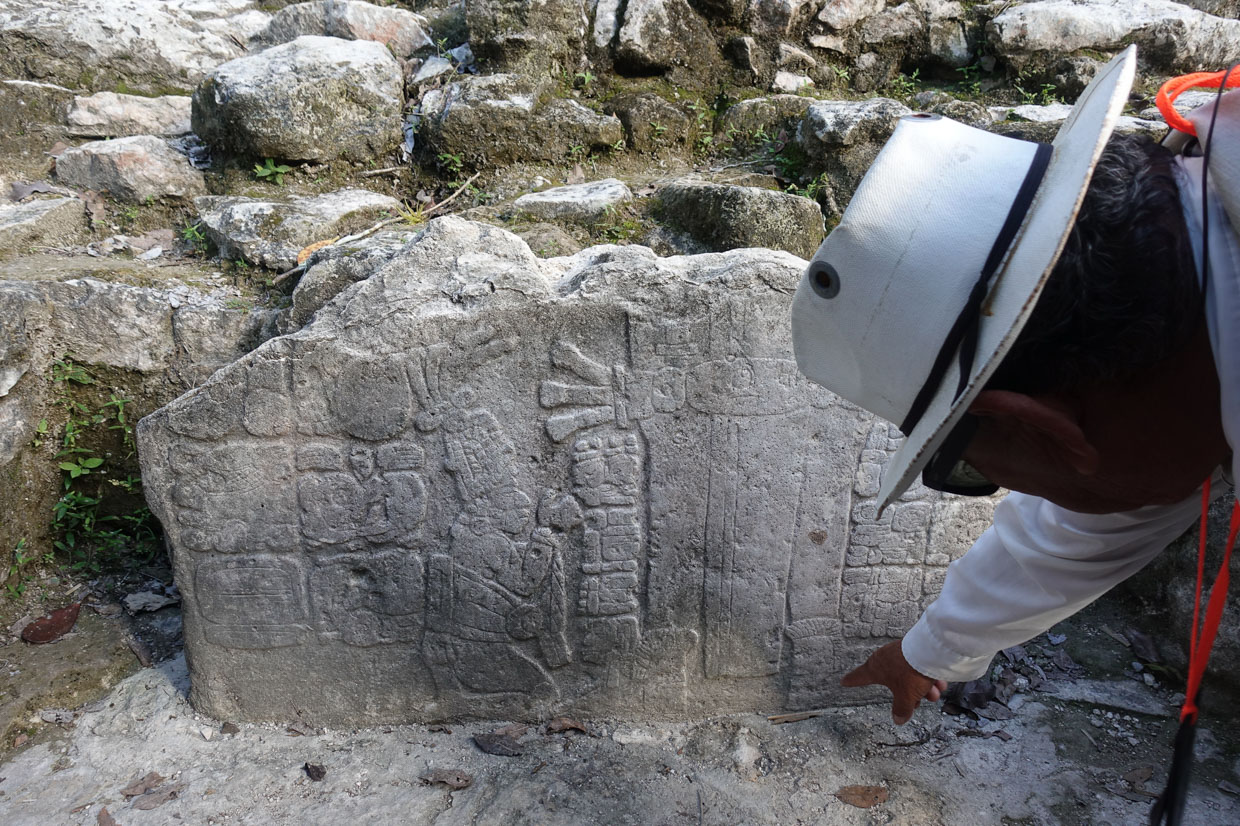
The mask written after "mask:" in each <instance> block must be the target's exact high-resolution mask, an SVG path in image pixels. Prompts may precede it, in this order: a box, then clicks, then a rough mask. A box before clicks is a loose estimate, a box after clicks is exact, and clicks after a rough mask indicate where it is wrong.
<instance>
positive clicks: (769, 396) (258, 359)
mask: <svg viewBox="0 0 1240 826" xmlns="http://www.w3.org/2000/svg"><path fill="white" fill-rule="evenodd" d="M803 266H804V262H803V261H802V260H801V259H798V258H795V257H793V256H790V255H788V254H786V253H779V252H772V251H769V250H738V251H733V252H729V253H722V254H711V255H705V256H700V257H692V258H685V257H681V258H671V259H659V258H657V257H655V256H654V255H653V254H652V253H651V252H650V251H649V250H647V249H645V248H642V247H636V246H625V247H596V248H592V249H588V250H584V251H582V252H580V253H578V254H576V255H574V256H571V257H567V258H555V259H539V258H537V257H535V256H534V254H533V253H532V252H531V251H530V249H529V248H528V247H527V246H526V245H525V243H523V242H522V241H521V240H520V239H518V238H516V237H515V236H513V235H511V234H509V233H507V232H505V231H503V230H500V229H497V228H495V227H490V226H487V225H483V224H474V223H470V222H467V221H464V220H461V219H459V218H454V217H447V218H440V219H436V220H434V221H432V222H431V223H430V224H429V225H428V226H427V228H426V229H425V230H424V232H423V233H422V234H421V235H420V236H419V238H418V239H417V240H416V241H415V242H412V243H410V244H408V245H406V246H405V247H404V248H402V249H401V250H400V251H399V252H398V253H397V254H396V255H395V256H394V257H393V258H392V259H391V260H390V261H389V262H388V263H387V264H385V265H384V266H382V267H380V268H379V269H378V271H377V272H375V273H374V274H373V275H371V277H369V278H367V279H366V280H364V281H362V282H360V283H358V284H355V285H354V286H352V287H350V288H348V289H347V290H346V291H345V292H343V293H341V294H340V295H338V296H337V297H336V298H335V299H334V300H333V301H332V302H331V303H330V304H328V305H327V306H325V307H323V308H322V309H321V310H319V311H318V313H317V314H316V315H315V317H314V319H313V321H312V322H311V323H310V324H309V325H307V326H306V327H304V328H302V329H301V330H300V331H298V332H296V333H294V334H292V335H289V336H285V337H282V338H279V339H275V340H273V341H269V342H267V343H266V344H265V345H263V346H262V347H260V348H259V349H258V350H256V351H254V352H253V353H251V354H249V355H248V356H246V357H244V358H242V359H240V360H239V361H237V362H236V363H234V364H232V365H230V366H229V367H227V368H225V369H224V370H221V371H219V372H217V373H216V374H215V375H214V376H213V377H212V378H211V379H210V380H209V381H208V382H207V383H206V384H204V385H203V386H202V387H200V388H198V389H196V390H194V391H193V392H191V393H189V394H187V395H185V396H183V397H181V398H180V399H178V400H177V401H175V402H174V403H172V404H170V405H168V406H167V407H165V408H163V409H162V410H160V411H158V412H156V413H154V414H153V415H151V416H149V417H147V418H145V419H144V420H143V421H142V422H141V423H140V425H139V434H138V438H139V453H140V457H141V460H142V467H143V478H144V480H145V483H146V491H147V495H148V497H149V501H150V504H151V506H152V508H153V510H154V511H155V512H156V513H157V514H158V516H159V518H160V520H161V522H162V523H163V525H164V527H165V529H166V531H167V535H168V538H169V541H170V544H171V547H172V553H173V559H174V565H175V569H176V577H177V582H178V584H179V586H180V588H181V592H182V594H183V599H184V602H183V608H184V617H185V636H186V644H187V647H188V652H189V654H190V657H189V659H190V662H191V664H192V677H193V681H192V686H193V687H192V694H191V699H192V700H193V702H194V703H195V705H196V706H197V707H198V708H199V709H200V710H201V711H203V712H206V713H209V714H212V715H214V716H217V717H219V718H222V719H230V720H256V719H290V718H292V717H293V716H294V715H299V716H300V718H301V719H302V720H303V721H306V722H310V723H312V724H331V725H355V724H360V723H364V722H380V721H396V720H414V719H421V720H431V719H443V718H448V717H459V716H469V717H478V716H487V715H493V716H499V717H508V718H513V717H519V718H526V719H528V718H534V719H543V718H545V717H546V716H549V715H551V714H552V713H555V712H559V711H574V712H579V713H587V714H609V713H628V714H637V715H640V716H643V717H646V718H652V717H653V718H659V717H663V718H666V717H669V716H670V717H681V716H686V715H689V716H693V715H702V714H712V715H713V714H718V713H721V712H724V711H726V710H728V709H734V708H753V707H761V708H764V709H766V708H771V709H774V708H779V707H781V706H784V705H788V704H791V705H795V706H798V707H802V706H808V705H823V704H825V703H828V702H832V701H835V700H837V699H838V698H839V697H840V696H841V695H840V694H839V693H838V692H839V690H838V689H837V688H835V687H834V684H833V683H834V681H832V680H824V679H823V675H824V674H834V673H838V672H839V671H840V670H841V669H842V667H843V665H844V664H845V663H848V662H851V661H853V660H854V659H856V658H857V657H859V656H861V652H863V651H865V650H868V649H869V648H870V647H872V646H873V645H874V644H875V642H876V641H877V640H878V639H886V638H889V637H890V636H891V635H892V634H898V633H900V631H902V630H903V629H904V628H906V627H907V626H908V624H909V623H910V622H911V621H912V619H913V618H914V617H915V616H916V613H917V611H918V609H919V608H920V606H921V605H922V604H924V603H925V601H926V600H928V599H929V598H930V595H931V593H932V592H933V589H934V588H935V587H937V582H938V580H939V578H940V577H939V573H938V572H939V571H941V569H942V568H943V564H941V563H943V562H945V560H946V555H945V554H944V555H942V558H941V559H940V558H939V557H937V556H936V557H935V561H933V562H932V561H930V559H929V558H928V551H927V545H926V542H927V537H928V536H929V535H930V533H931V531H932V530H936V528H935V519H936V510H935V507H936V506H935V503H936V502H937V501H938V498H937V497H936V496H935V495H933V494H931V493H930V492H929V491H927V490H925V489H924V488H915V489H914V490H912V491H910V492H909V493H908V494H906V496H905V497H904V498H903V499H902V500H901V501H900V503H899V505H898V506H897V508H896V509H893V510H894V511H895V512H894V514H893V511H888V512H887V514H886V515H885V516H884V519H887V520H889V521H888V523H886V524H884V523H883V522H881V521H878V520H876V519H875V517H874V516H873V515H872V514H869V513H867V512H866V510H865V508H866V507H867V504H866V503H869V504H868V507H869V508H870V509H871V510H872V509H873V502H874V499H873V496H872V495H870V494H862V493H858V492H856V490H855V488H856V487H857V486H858V485H860V481H859V480H860V479H861V476H860V475H859V473H860V471H861V468H862V464H867V465H869V464H874V465H881V463H882V462H884V461H886V459H887V456H888V455H889V452H890V449H891V448H892V447H893V445H894V441H895V440H894V439H893V438H892V432H891V430H890V429H889V428H888V426H887V425H885V424H884V425H882V427H881V429H876V425H874V424H873V423H872V422H871V420H870V419H869V418H868V417H867V416H866V415H865V414H863V413H861V412H860V411H858V410H857V409H856V408H854V407H852V406H851V405H847V404H843V403H841V402H839V401H838V400H837V399H835V398H834V397H832V396H831V395H830V394H828V393H826V392H825V391H822V390H821V389H819V388H815V387H813V386H810V385H809V384H808V383H807V382H805V381H804V380H803V379H802V378H801V377H800V375H799V374H798V373H797V370H796V366H795V363H794V362H793V360H792V355H791V346H790V341H789V336H788V325H787V313H788V309H789V301H790V295H791V292H792V289H793V287H794V285H795V284H796V281H797V279H798V278H799V275H800V272H801V270H802V268H803ZM866 490H867V491H868V488H867V489H866ZM951 518H952V519H953V520H954V521H953V522H952V524H953V525H955V524H957V523H959V522H960V520H959V519H957V517H955V516H952V517H951ZM969 524H972V523H969ZM943 529H944V530H946V529H948V528H947V526H945V527H944V528H943ZM961 539H965V537H961ZM859 543H861V544H859ZM966 544H967V543H966ZM954 547H956V548H960V549H962V548H963V547H964V545H963V544H962V545H958V546H954ZM871 548H872V550H871ZM953 552H954V551H953Z"/></svg>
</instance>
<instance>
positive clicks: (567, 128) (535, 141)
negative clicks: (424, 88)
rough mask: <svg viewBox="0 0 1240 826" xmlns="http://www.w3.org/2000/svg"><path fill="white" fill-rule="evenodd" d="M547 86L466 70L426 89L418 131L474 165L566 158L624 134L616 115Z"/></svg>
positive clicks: (435, 146)
mask: <svg viewBox="0 0 1240 826" xmlns="http://www.w3.org/2000/svg"><path fill="white" fill-rule="evenodd" d="M548 92H549V88H548V85H547V84H546V83H544V82H540V81H535V80H531V79H529V78H526V77H521V76H518V75H512V74H495V75H478V76H465V75H462V76H460V77H459V78H458V79H457V80H455V81H453V82H452V83H449V84H447V85H446V86H444V87H442V88H440V89H432V90H431V91H429V92H427V93H426V94H425V95H423V97H422V129H421V132H420V133H419V137H421V138H424V139H425V141H426V145H427V146H428V147H429V149H430V151H431V152H433V153H449V154H452V155H459V156H460V157H461V158H462V159H463V161H465V162H466V163H468V164H470V165H474V166H479V165H482V164H484V163H485V164H507V163H516V162H520V161H562V160H563V159H565V158H566V157H568V155H569V153H570V151H571V148H572V147H574V146H581V147H583V148H585V149H586V150H596V149H605V148H607V147H609V146H611V145H613V144H615V143H616V142H617V141H619V140H621V139H622V138H623V137H624V131H623V129H622V128H621V125H620V121H619V120H618V119H617V118H616V117H614V116H610V115H600V114H598V113H597V112H595V111H593V110H591V109H587V108H586V107H585V106H583V105H581V104H580V103H578V102H577V101H575V100H567V99H564V98H553V97H549V95H548Z"/></svg>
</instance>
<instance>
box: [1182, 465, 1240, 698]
mask: <svg viewBox="0 0 1240 826" xmlns="http://www.w3.org/2000/svg"><path fill="white" fill-rule="evenodd" d="M1209 509H1210V480H1209V479H1207V480H1206V483H1205V485H1204V486H1203V488H1202V491H1201V532H1200V535H1199V537H1198V540H1197V595H1196V599H1195V600H1194V601H1193V630H1192V634H1190V635H1189V640H1188V686H1187V687H1186V688H1185V690H1184V705H1183V706H1182V707H1181V708H1180V719H1181V720H1189V721H1191V722H1193V723H1195V722H1197V691H1198V689H1200V688H1201V680H1202V677H1204V676H1205V673H1206V663H1208V662H1209V661H1210V649H1212V648H1213V647H1214V637H1215V635H1216V634H1217V633H1218V626H1219V623H1220V622H1222V619H1223V607H1224V605H1225V604H1226V602H1227V586H1228V584H1229V583H1230V581H1231V552H1232V549H1233V548H1235V546H1236V535H1237V534H1240V501H1238V502H1236V503H1235V504H1234V505H1233V506H1232V509H1231V527H1230V529H1229V530H1228V533H1227V546H1226V549H1225V550H1224V551H1223V564H1222V565H1220V566H1219V569H1218V575H1217V576H1215V578H1214V585H1213V586H1211V588H1210V601H1209V603H1207V605H1206V616H1205V621H1204V623H1202V626H1201V628H1200V630H1198V626H1197V622H1198V618H1199V617H1200V615H1201V592H1202V579H1203V578H1204V574H1205V566H1206V514H1207V512H1208V511H1209Z"/></svg>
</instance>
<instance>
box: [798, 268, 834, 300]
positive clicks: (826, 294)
mask: <svg viewBox="0 0 1240 826" xmlns="http://www.w3.org/2000/svg"><path fill="white" fill-rule="evenodd" d="M805 276H806V278H808V279H809V285H810V286H811V287H813V289H814V292H815V293H817V294H818V296H819V298H835V297H836V296H837V295H839V294H840V274H839V273H837V272H836V271H835V267H833V266H831V265H830V264H828V263H827V262H826V261H812V262H810V265H809V271H808V272H807V273H806V274H805Z"/></svg>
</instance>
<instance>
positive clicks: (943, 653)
mask: <svg viewBox="0 0 1240 826" xmlns="http://www.w3.org/2000/svg"><path fill="white" fill-rule="evenodd" d="M900 650H901V651H903V652H904V659H905V660H907V661H908V664H909V665H911V666H912V667H913V668H914V669H916V670H917V671H918V672H919V673H921V674H924V675H925V676H927V677H929V678H931V679H933V680H947V681H948V682H951V683H964V682H968V681H969V680H976V679H978V678H979V677H981V676H982V675H983V674H985V673H986V670H987V669H988V668H989V667H990V661H991V660H993V659H994V656H995V655H994V654H993V653H991V654H987V655H986V656H983V657H970V656H966V655H964V654H961V653H959V652H956V651H952V650H951V649H950V648H948V647H947V646H946V645H944V644H943V641H942V640H940V639H939V638H938V637H937V636H935V633H934V631H933V630H932V629H931V628H930V623H929V622H927V621H926V615H925V614H922V616H921V619H919V620H917V624H916V625H914V626H913V627H912V628H910V629H909V632H908V633H907V634H905V635H904V640H903V641H902V642H901V643H900Z"/></svg>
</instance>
